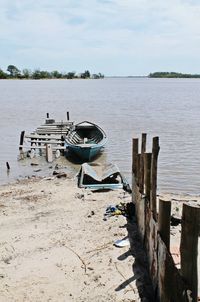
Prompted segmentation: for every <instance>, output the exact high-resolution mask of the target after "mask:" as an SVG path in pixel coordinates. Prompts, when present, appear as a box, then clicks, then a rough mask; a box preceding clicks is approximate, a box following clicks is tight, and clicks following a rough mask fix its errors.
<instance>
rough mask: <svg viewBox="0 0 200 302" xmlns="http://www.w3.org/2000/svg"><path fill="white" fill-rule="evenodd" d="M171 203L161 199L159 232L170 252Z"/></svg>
mask: <svg viewBox="0 0 200 302" xmlns="http://www.w3.org/2000/svg"><path fill="white" fill-rule="evenodd" d="M170 218H171V201H170V200H161V199H159V212H158V231H159V233H160V236H161V238H162V240H163V242H164V243H165V245H166V247H167V249H168V251H169V249H170Z"/></svg>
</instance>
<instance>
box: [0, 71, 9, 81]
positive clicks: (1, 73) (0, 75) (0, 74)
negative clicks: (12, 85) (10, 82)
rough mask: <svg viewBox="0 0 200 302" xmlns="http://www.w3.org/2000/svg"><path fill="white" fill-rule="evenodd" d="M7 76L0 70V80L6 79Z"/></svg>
mask: <svg viewBox="0 0 200 302" xmlns="http://www.w3.org/2000/svg"><path fill="white" fill-rule="evenodd" d="M7 77H8V75H7V73H5V72H4V71H3V70H2V69H0V79H7Z"/></svg>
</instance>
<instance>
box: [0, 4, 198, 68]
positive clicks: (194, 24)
mask: <svg viewBox="0 0 200 302" xmlns="http://www.w3.org/2000/svg"><path fill="white" fill-rule="evenodd" d="M199 28H200V3H198V2H197V1H189V0H188V1H186V0H185V1H184V0H182V1H181V0H173V1H172V0H168V1H164V0H154V1H149V0H85V1H78V0H68V1H67V0H65V1H64V0H58V1H53V0H40V1H39V0H34V1H32V0H18V1H17V0H0V39H1V41H2V43H1V44H2V47H1V50H0V54H1V62H2V64H3V65H4V66H7V65H8V64H10V63H12V64H16V65H17V64H20V65H22V67H23V64H24V63H26V65H29V66H28V67H30V68H34V67H36V66H37V67H38V66H39V65H40V64H41V65H40V67H41V68H43V66H45V67H46V68H49V69H51V68H54V69H55V68H57V69H59V68H60V67H61V65H62V62H63V60H65V62H66V65H68V66H69V65H70V67H72V66H73V64H74V65H76V63H77V62H79V64H80V65H81V62H82V65H84V64H88V65H89V64H90V61H91V62H93V63H92V66H94V68H95V63H94V62H95V60H96V62H97V61H99V60H101V62H103V61H107V60H109V59H110V62H115V64H116V65H115V72H119V73H125V74H126V70H127V66H129V65H130V66H131V64H128V61H129V62H131V63H133V64H134V60H135V62H136V61H138V58H139V59H141V64H142V58H143V61H145V62H146V63H145V64H147V66H146V70H148V66H151V60H153V61H154V62H156V57H157V58H158V60H157V63H158V65H159V62H161V60H163V62H166V67H165V68H167V63H168V62H169V60H172V61H173V62H175V58H181V57H182V58H183V67H184V60H185V59H187V58H188V59H189V58H190V57H194V56H198V52H199V47H200V35H199ZM8 53H9V56H8ZM11 58H12V60H14V61H15V62H9V61H8V60H10V59H11ZM81 59H82V61H81ZM122 59H123V60H124V61H125V62H127V63H125V64H124V66H126V70H124V71H122V70H121V69H122V64H119V61H120V60H122ZM76 60H77V61H76ZM23 62H24V63H23ZM29 62H30V63H29ZM148 62H149V64H148ZM28 63H29V64H28ZM113 64H114V63H113ZM96 65H98V64H96ZM117 65H119V66H120V67H119V71H117ZM174 67H176V66H174ZM104 68H105V69H106V70H108V66H107V65H105V66H104V65H102V72H104V70H103V69H104ZM195 68H199V69H200V65H199V66H198V65H196V66H191V72H193V70H194V69H195ZM144 69H145V68H144V66H142V65H141V70H144ZM149 71H151V70H149ZM108 72H109V73H112V70H110V71H109V70H108ZM127 73H130V71H129V70H127ZM138 73H140V70H138Z"/></svg>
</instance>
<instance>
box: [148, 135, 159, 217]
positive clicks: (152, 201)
mask: <svg viewBox="0 0 200 302" xmlns="http://www.w3.org/2000/svg"><path fill="white" fill-rule="evenodd" d="M159 149H160V147H159V137H157V136H156V137H154V138H153V148H152V159H151V194H150V208H151V211H152V213H153V217H154V219H155V220H157V207H156V190H157V165H158V153H159Z"/></svg>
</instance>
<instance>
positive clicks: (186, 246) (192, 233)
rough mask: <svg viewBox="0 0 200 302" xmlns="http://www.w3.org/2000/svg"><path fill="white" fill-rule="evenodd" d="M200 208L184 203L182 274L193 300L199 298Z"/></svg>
mask: <svg viewBox="0 0 200 302" xmlns="http://www.w3.org/2000/svg"><path fill="white" fill-rule="evenodd" d="M199 231H200V208H199V207H198V206H191V205H189V204H183V211H182V231H181V245H180V253H181V275H182V276H183V278H184V280H185V281H186V283H187V284H188V286H189V288H190V290H191V291H192V299H193V300H192V301H193V302H197V300H198V264H197V260H198V259H197V257H198V236H199Z"/></svg>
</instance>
